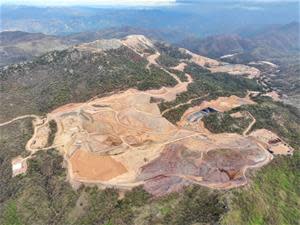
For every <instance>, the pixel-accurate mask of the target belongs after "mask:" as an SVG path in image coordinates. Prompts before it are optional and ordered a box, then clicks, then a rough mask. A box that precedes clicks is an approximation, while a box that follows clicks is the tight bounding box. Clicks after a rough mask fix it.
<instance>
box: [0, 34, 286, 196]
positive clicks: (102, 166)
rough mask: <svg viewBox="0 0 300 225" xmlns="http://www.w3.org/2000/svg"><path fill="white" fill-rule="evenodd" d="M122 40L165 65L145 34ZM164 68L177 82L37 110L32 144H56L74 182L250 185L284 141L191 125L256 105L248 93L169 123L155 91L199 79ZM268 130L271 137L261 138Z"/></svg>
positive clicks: (161, 190)
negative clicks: (52, 126) (205, 116)
mask: <svg viewBox="0 0 300 225" xmlns="http://www.w3.org/2000/svg"><path fill="white" fill-rule="evenodd" d="M111 44H115V43H111ZM118 44H119V42H118ZM122 44H123V45H125V46H127V47H129V48H131V49H132V50H134V51H135V52H136V53H137V54H139V55H141V56H143V57H146V58H147V60H148V62H149V63H148V65H147V68H150V65H155V66H159V65H158V64H157V62H156V59H157V58H158V57H159V52H155V53H154V54H152V55H151V54H150V55H149V53H145V49H149V48H151V49H152V50H153V49H154V45H153V44H152V43H151V42H150V41H149V40H148V39H146V38H145V37H143V36H130V37H128V38H126V39H124V40H122ZM93 45H95V46H96V47H97V50H100V51H102V50H103V49H102V48H103V46H102V42H101V43H98V42H97V43H93ZM93 45H88V46H84V47H85V48H91V47H94V46H93ZM114 46H115V45H114ZM188 53H189V54H192V60H193V61H194V62H195V63H197V64H199V65H202V66H204V67H210V68H213V67H214V68H216V67H218V66H222V65H220V63H219V62H218V61H215V60H212V59H208V58H205V57H202V56H198V55H195V54H193V53H190V52H188ZM185 66H186V64H185V63H184V62H181V63H180V64H179V65H178V66H176V67H173V69H177V70H178V71H184V68H185ZM246 69H247V68H246ZM164 70H165V69H164ZM165 71H166V72H167V73H169V74H170V76H173V77H174V78H175V79H176V81H177V82H178V84H177V85H176V86H175V87H168V88H166V87H163V88H161V89H159V90H149V91H138V90H135V89H129V90H127V91H125V92H121V93H118V94H114V95H111V96H107V97H103V98H93V99H91V100H90V101H88V102H85V103H76V104H74V103H71V104H67V105H65V106H62V107H59V108H57V109H56V110H54V111H52V112H51V113H49V114H48V115H47V118H44V119H42V118H39V117H37V116H34V117H35V118H36V119H35V120H34V123H33V124H34V127H35V129H34V135H33V137H32V138H31V139H30V140H29V142H28V143H27V145H26V149H27V150H29V151H31V153H32V154H33V153H34V152H36V151H38V150H43V149H49V148H53V147H55V148H57V149H58V150H59V151H60V152H61V154H62V155H63V156H64V158H65V161H66V163H67V166H68V175H69V176H68V179H69V181H70V183H71V184H72V185H74V186H76V185H78V184H80V183H84V184H96V185H99V186H100V187H116V188H119V189H130V188H132V187H134V186H137V185H144V187H145V189H146V190H147V191H148V192H150V193H152V194H154V195H156V196H160V195H165V194H167V193H170V192H173V191H179V190H181V189H182V188H183V187H184V186H186V185H189V184H192V183H196V184H200V185H204V186H208V187H212V188H233V187H237V186H241V185H244V184H246V183H247V178H246V176H245V172H246V170H247V169H249V168H253V167H260V166H263V165H265V164H266V163H268V162H269V161H270V160H271V159H272V157H273V155H272V154H271V153H270V152H271V151H272V152H273V153H274V152H275V153H277V152H278V153H279V152H281V151H283V150H277V148H278V147H277V146H278V143H279V142H278V140H277V139H276V138H275V139H276V140H273V139H274V138H273V136H272V137H269V133H266V132H263V133H262V134H261V133H258V134H257V133H255V132H254V133H252V134H251V135H249V136H247V135H246V134H245V135H238V134H227V133H223V134H212V133H210V132H209V131H208V130H207V129H206V128H205V127H204V125H203V123H202V121H201V120H200V121H195V122H193V123H192V124H190V123H187V119H186V118H187V116H188V115H190V114H191V113H194V112H196V111H197V110H198V111H199V110H201V109H203V108H207V107H211V108H214V109H216V110H218V111H221V112H224V111H227V110H230V109H232V108H234V107H237V106H240V105H243V104H254V102H253V101H251V99H250V98H249V97H248V96H247V97H246V98H239V97H237V96H230V97H221V98H218V99H217V100H213V101H210V102H204V103H202V104H201V105H199V106H196V107H193V108H190V109H188V110H187V112H185V113H184V115H183V117H182V119H181V121H180V122H179V123H178V125H177V126H176V125H174V124H171V123H170V122H169V121H168V120H166V119H165V118H164V117H163V116H162V115H161V112H160V110H159V107H158V103H155V102H151V101H150V100H151V97H155V98H158V99H163V100H165V101H172V100H174V99H175V98H176V95H177V94H179V93H182V92H185V91H186V90H187V86H188V84H189V83H191V82H193V80H192V78H191V76H190V75H189V74H186V76H187V78H188V81H187V82H181V81H180V80H179V79H178V78H177V77H176V75H175V74H172V73H170V72H169V71H167V70H165ZM232 72H234V70H233V71H232ZM32 116H33V115H28V116H27V117H32ZM25 117H26V116H25ZM22 118H23V117H22ZM16 119H21V117H20V118H16ZM51 120H54V121H55V122H56V123H57V133H56V135H55V139H54V143H53V145H52V146H46V140H47V139H48V135H49V126H48V122H49V121H51ZM13 121H14V120H13ZM10 122H12V121H8V122H7V123H3V124H0V126H4V125H7V124H8V123H10ZM254 122H255V120H254ZM265 135H266V136H267V137H266V139H267V142H266V141H265V140H262V139H261V137H264V136H265ZM269 139H272V140H269ZM270 141H271V142H270ZM270 145H272V146H271V147H273V150H271V151H270ZM274 145H276V146H274ZM30 157H31V156H30Z"/></svg>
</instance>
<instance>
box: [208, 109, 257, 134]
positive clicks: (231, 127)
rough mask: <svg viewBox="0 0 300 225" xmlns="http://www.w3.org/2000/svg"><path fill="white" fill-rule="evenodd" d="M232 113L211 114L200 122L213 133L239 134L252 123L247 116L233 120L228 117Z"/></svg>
mask: <svg viewBox="0 0 300 225" xmlns="http://www.w3.org/2000/svg"><path fill="white" fill-rule="evenodd" d="M231 113H232V111H229V112H225V113H211V114H210V115H208V116H206V117H204V118H203V119H202V120H203V122H204V124H205V127H206V128H207V129H208V130H209V131H211V132H213V133H225V132H227V133H239V134H242V133H243V131H244V130H245V129H246V128H247V127H248V125H249V124H250V123H251V122H252V119H251V118H249V117H248V116H243V117H242V118H233V117H231V116H230V114H231Z"/></svg>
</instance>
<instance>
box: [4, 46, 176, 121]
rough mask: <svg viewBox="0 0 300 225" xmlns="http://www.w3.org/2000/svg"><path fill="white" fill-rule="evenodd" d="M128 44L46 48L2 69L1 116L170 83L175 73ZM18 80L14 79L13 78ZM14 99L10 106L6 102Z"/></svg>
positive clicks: (37, 112) (10, 116) (13, 115)
mask: <svg viewBox="0 0 300 225" xmlns="http://www.w3.org/2000/svg"><path fill="white" fill-rule="evenodd" d="M146 65H147V61H146V60H145V59H143V58H141V57H140V56H139V55H137V54H136V53H134V52H133V51H131V50H130V49H128V48H126V47H121V48H119V49H113V50H109V51H106V54H102V53H92V52H81V51H79V50H76V49H69V50H64V51H54V52H50V53H48V54H46V55H44V56H41V57H39V58H37V59H36V60H35V61H33V62H29V63H26V64H22V65H21V64H20V65H19V64H18V65H17V66H10V67H8V68H7V69H2V70H0V80H1V91H3V92H5V93H6V96H7V97H6V98H2V99H1V100H2V102H1V104H2V105H6V106H7V107H3V109H1V114H0V119H1V120H3V121H5V120H8V119H11V118H13V117H15V116H18V115H23V114H32V113H34V114H45V113H47V112H49V111H50V110H52V109H54V108H56V107H58V106H61V105H64V104H66V103H69V102H82V101H86V100H88V99H90V98H91V97H94V96H96V95H104V94H105V93H108V92H112V91H115V92H117V91H120V90H126V89H128V88H130V87H136V88H139V89H141V90H146V89H151V88H160V87H162V86H173V85H175V84H176V81H175V79H174V78H172V77H171V76H170V75H169V74H168V73H166V72H164V71H163V70H161V69H159V68H157V67H153V66H152V67H151V70H150V71H149V70H147V69H146ZM16 80H17V82H16ZM12 102H13V103H14V105H13V106H10V103H12Z"/></svg>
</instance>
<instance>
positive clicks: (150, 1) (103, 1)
mask: <svg viewBox="0 0 300 225" xmlns="http://www.w3.org/2000/svg"><path fill="white" fill-rule="evenodd" d="M175 2H176V0H46V1H42V0H0V3H1V4H17V5H56V6H58V5H114V6H120V5H124V6H130V5H132V6H139V5H140V6H156V5H170V4H173V3H175Z"/></svg>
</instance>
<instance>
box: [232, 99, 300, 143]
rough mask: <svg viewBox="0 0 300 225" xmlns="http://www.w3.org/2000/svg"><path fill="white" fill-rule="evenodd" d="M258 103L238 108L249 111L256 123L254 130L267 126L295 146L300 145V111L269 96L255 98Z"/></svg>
mask: <svg viewBox="0 0 300 225" xmlns="http://www.w3.org/2000/svg"><path fill="white" fill-rule="evenodd" d="M254 100H255V101H256V102H257V103H258V104H255V105H244V106H242V107H240V108H238V109H236V110H243V111H244V110H246V111H249V112H250V113H251V114H252V115H253V116H254V117H255V118H256V123H255V124H254V126H253V127H252V130H255V129H260V128H266V129H269V130H271V131H273V132H274V133H276V134H278V135H279V136H280V137H282V138H283V139H284V140H285V141H286V142H288V143H289V144H290V145H292V146H293V147H295V148H298V147H299V146H300V138H299V137H300V124H299V121H300V112H299V111H298V110H297V109H296V108H294V107H293V106H290V105H285V104H283V103H281V102H273V101H272V100H271V99H270V98H269V97H258V98H255V99H254Z"/></svg>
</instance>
